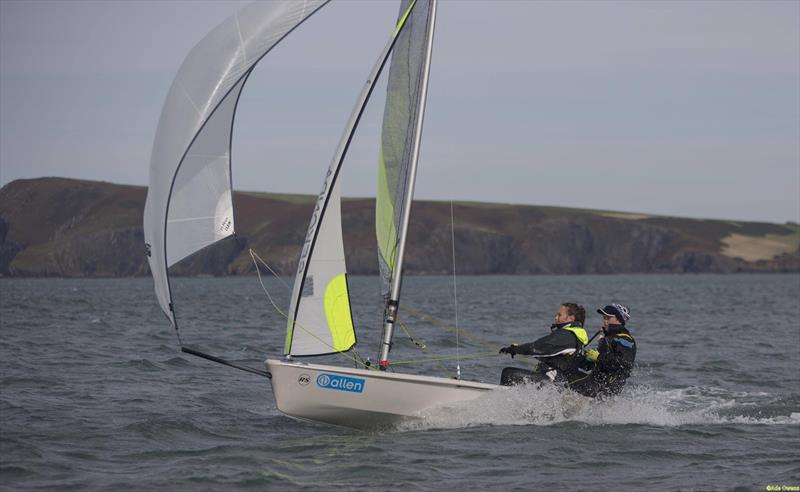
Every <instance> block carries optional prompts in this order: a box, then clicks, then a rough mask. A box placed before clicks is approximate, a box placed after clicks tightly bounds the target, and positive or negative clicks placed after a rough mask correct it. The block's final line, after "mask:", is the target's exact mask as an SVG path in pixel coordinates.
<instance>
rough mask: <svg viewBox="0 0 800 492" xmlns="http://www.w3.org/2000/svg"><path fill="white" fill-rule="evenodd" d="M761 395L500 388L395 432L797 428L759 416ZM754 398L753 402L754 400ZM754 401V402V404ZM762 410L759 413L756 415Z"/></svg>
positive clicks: (786, 418) (788, 420)
mask: <svg viewBox="0 0 800 492" xmlns="http://www.w3.org/2000/svg"><path fill="white" fill-rule="evenodd" d="M768 396H769V395H768V394H766V393H743V392H738V393H730V392H726V391H724V390H721V389H719V388H682V389H668V390H660V389H655V388H650V387H647V386H638V387H634V388H629V389H626V391H624V392H623V393H622V394H620V395H619V396H616V397H614V398H610V399H606V400H594V399H591V398H587V397H584V396H581V395H578V394H576V393H573V392H571V391H565V390H561V389H559V388H557V387H555V386H545V387H541V388H537V387H535V386H533V385H524V386H516V387H509V388H500V389H499V390H497V391H492V392H490V393H488V394H487V395H486V396H484V397H482V398H479V399H477V400H472V401H468V402H461V403H457V404H453V405H445V406H441V407H436V408H433V409H430V410H427V411H425V412H423V413H421V414H420V415H419V418H416V419H409V420H407V421H404V422H402V423H400V424H399V425H398V426H397V429H398V430H400V431H407V430H426V429H453V428H462V427H472V426H481V425H554V424H560V423H564V422H579V423H583V424H588V425H628V424H638V425H652V426H659V427H676V426H682V425H720V424H722V425H729V424H743V425H774V424H781V425H799V424H800V412H792V413H791V414H790V415H775V416H763V413H764V411H766V410H767V408H766V405H768V403H767V401H766V399H767V398H766V397H768ZM754 399H755V400H754ZM759 400H760V402H759ZM762 410H764V411H762Z"/></svg>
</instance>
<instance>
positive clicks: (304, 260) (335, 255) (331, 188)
mask: <svg viewBox="0 0 800 492" xmlns="http://www.w3.org/2000/svg"><path fill="white" fill-rule="evenodd" d="M415 3H416V2H412V4H411V5H410V6H409V7H408V9H407V10H406V13H405V15H404V16H403V17H402V18H401V19H400V21H399V22H398V23H397V25H396V26H395V31H394V32H393V33H392V37H391V38H390V39H389V41H388V42H387V43H386V46H385V47H384V49H383V51H382V52H381V54H380V56H379V57H378V60H377V61H376V62H375V65H374V66H373V67H372V70H371V71H370V74H369V77H368V78H367V81H366V83H365V84H364V87H363V88H362V90H361V93H360V94H359V96H358V100H357V101H356V105H355V107H354V108H353V111H352V113H351V114H350V118H349V120H348V121H347V126H346V127H345V130H344V133H343V134H342V138H341V139H340V141H339V145H338V146H337V148H336V153H335V154H334V157H333V160H332V161H331V164H330V166H329V168H328V173H327V175H326V176H325V183H324V185H323V188H322V192H321V193H320V194H319V196H318V197H317V203H316V206H315V208H314V212H313V213H312V216H311V222H310V224H309V226H308V231H307V232H306V240H305V243H304V245H303V248H302V250H301V252H300V261H299V262H298V265H297V274H296V275H295V283H294V287H293V289H292V297H291V305H290V308H289V317H288V324H287V329H286V341H285V344H284V355H286V357H287V358H291V357H293V356H299V357H305V356H316V355H329V354H332V353H337V352H344V351H347V350H350V349H351V348H352V347H353V346H354V345H355V343H356V337H355V328H354V326H353V321H352V313H351V310H350V301H349V298H350V294H349V288H348V286H347V281H346V267H345V258H344V245H343V243H342V226H341V211H340V194H339V193H340V192H339V182H338V177H339V171H340V170H341V168H342V164H343V163H344V158H345V155H346V154H347V151H348V149H349V147H350V143H351V142H352V140H353V136H354V135H355V132H356V128H357V127H358V124H359V122H360V121H361V116H362V115H363V114H364V110H365V108H366V106H367V102H368V101H369V98H370V96H371V95H372V92H373V90H374V88H375V85H376V84H375V81H376V80H377V79H378V77H379V76H380V74H381V72H382V71H383V68H384V66H385V65H386V62H387V61H388V60H389V55H390V54H391V52H392V49H393V47H394V45H395V43H396V42H397V39H398V34H399V33H400V32H401V30H402V29H403V26H405V24H406V20H407V19H408V16H409V14H410V13H411V10H412V9H413V8H414V4H415ZM331 209H333V213H332V214H328V212H330V211H331ZM328 217H331V218H330V219H328ZM326 230H327V233H328V237H327V239H328V241H329V243H328V246H329V251H325V252H322V253H321V254H322V258H321V259H320V260H319V261H317V259H316V258H315V255H316V246H317V243H318V239H319V238H320V234H323V236H324V235H325V234H324V233H323V231H326ZM326 255H327V256H326ZM316 256H319V255H316ZM312 270H315V271H316V273H315V275H314V276H315V277H316V279H315V280H314V281H312V282H310V285H311V288H310V289H308V291H309V292H308V293H307V294H303V291H304V290H305V287H307V282H306V281H307V279H309V278H311V277H309V275H310V273H309V272H310V271H312ZM337 281H338V282H337ZM315 284H317V285H316V286H315ZM337 286H338V287H337ZM315 292H316V293H315ZM303 298H305V299H306V304H305V305H308V304H312V303H313V302H316V306H315V307H314V308H309V309H307V310H306V311H305V313H304V312H303V308H302V307H303V306H304V304H303V303H302V301H303ZM342 300H343V301H344V302H342ZM337 303H338V306H339V309H335V310H334V308H333V307H332V305H334V304H337ZM337 312H338V316H337ZM320 313H321V314H320ZM315 315H316V317H318V319H312V318H314V317H315ZM303 316H305V318H306V319H305V320H301V321H300V322H299V321H298V318H302V317H303ZM336 318H338V322H337V320H336ZM306 321H310V322H308V323H306ZM304 324H305V325H306V326H304ZM296 325H297V326H301V327H303V330H302V332H300V338H301V340H300V341H301V343H300V344H296V343H295V342H296V341H297V340H295V338H297V333H295V326H296ZM297 345H302V347H299V348H298V347H297Z"/></svg>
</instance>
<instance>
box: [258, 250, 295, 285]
mask: <svg viewBox="0 0 800 492" xmlns="http://www.w3.org/2000/svg"><path fill="white" fill-rule="evenodd" d="M250 257H251V258H253V262H255V261H256V258H258V261H260V262H261V264H263V265H264V266H265V267H267V270H269V272H270V273H271V274H272V275H273V276H274V277H275V278H277V279H278V280H280V282H281V283H282V284H283V285H284V287H286V290H288V291H289V292H291V291H292V288H291V287H289V284H287V283H286V281H285V280H283V278H282V277H281V276H280V275H278V274H277V273H275V270H273V269H272V268H270V266H269V265H267V262H266V261H264V259H263V258H261V257H260V256H258V253H256V252H255V251H253V248H250ZM257 270H258V265H256V271H257Z"/></svg>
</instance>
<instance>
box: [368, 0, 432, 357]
mask: <svg viewBox="0 0 800 492" xmlns="http://www.w3.org/2000/svg"><path fill="white" fill-rule="evenodd" d="M436 3H437V0H431V14H430V21H429V23H428V33H427V45H426V47H425V68H424V71H423V77H422V86H421V90H420V103H419V112H418V114H417V120H416V122H415V128H414V144H413V152H412V155H411V166H410V170H409V176H408V192H407V194H406V196H405V204H404V207H403V214H402V217H401V227H400V233H399V235H398V241H397V242H398V248H397V259H396V262H395V268H394V276H393V277H392V287H391V291H390V293H389V298H388V299H387V301H386V307H385V308H384V315H383V318H384V321H383V337H382V342H381V352H380V356H379V359H378V361H379V366H380V368H381V370H386V369H387V368H388V367H389V351H390V350H391V348H392V336H393V335H394V323H395V321H396V319H397V312H398V308H399V307H400V288H401V286H402V281H403V256H404V254H405V250H406V238H407V236H408V222H409V218H410V217H411V202H412V200H413V198H414V183H415V181H416V177H417V161H418V160H419V149H420V143H421V140H422V123H423V119H424V116H425V101H426V99H427V97H428V77H429V76H430V68H431V54H432V52H433V30H434V26H435V24H436Z"/></svg>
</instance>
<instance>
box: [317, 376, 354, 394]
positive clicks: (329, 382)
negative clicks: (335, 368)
mask: <svg viewBox="0 0 800 492" xmlns="http://www.w3.org/2000/svg"><path fill="white" fill-rule="evenodd" d="M317 386H319V387H320V388H327V389H333V390H339V391H351V392H353V393H361V392H362V391H364V380H363V379H361V378H349V377H347V376H338V375H336V374H320V375H319V376H317Z"/></svg>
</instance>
